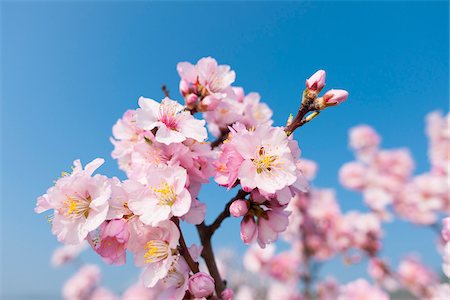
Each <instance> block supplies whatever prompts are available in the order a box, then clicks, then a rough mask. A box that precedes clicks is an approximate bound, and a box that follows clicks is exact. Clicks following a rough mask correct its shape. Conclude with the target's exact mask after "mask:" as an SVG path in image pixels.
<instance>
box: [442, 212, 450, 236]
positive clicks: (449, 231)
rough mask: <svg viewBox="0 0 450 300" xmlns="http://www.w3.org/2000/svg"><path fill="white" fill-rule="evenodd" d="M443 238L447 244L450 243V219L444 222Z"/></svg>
mask: <svg viewBox="0 0 450 300" xmlns="http://www.w3.org/2000/svg"><path fill="white" fill-rule="evenodd" d="M442 238H443V239H444V241H446V242H450V217H447V218H445V219H444V220H443V221H442Z"/></svg>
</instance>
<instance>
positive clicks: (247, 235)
mask: <svg viewBox="0 0 450 300" xmlns="http://www.w3.org/2000/svg"><path fill="white" fill-rule="evenodd" d="M256 233H257V230H256V223H255V219H254V218H253V217H252V216H246V217H244V218H243V219H242V221H241V240H242V241H243V242H244V244H250V243H251V242H253V241H254V240H255V237H256Z"/></svg>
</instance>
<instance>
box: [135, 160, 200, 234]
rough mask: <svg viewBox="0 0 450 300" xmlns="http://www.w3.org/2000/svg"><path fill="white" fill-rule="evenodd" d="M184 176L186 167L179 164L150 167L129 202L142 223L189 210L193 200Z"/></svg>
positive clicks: (156, 221) (154, 223)
mask: <svg viewBox="0 0 450 300" xmlns="http://www.w3.org/2000/svg"><path fill="white" fill-rule="evenodd" d="M155 174H157V176H155ZM186 180H187V173H186V170H185V169H183V168H182V167H180V166H164V165H161V166H160V167H155V168H150V169H149V170H148V173H147V176H146V177H145V181H146V182H145V184H144V185H141V186H140V187H139V188H137V190H138V192H136V193H135V195H134V196H132V198H131V199H130V201H129V204H128V205H129V207H130V209H131V211H133V213H134V214H136V215H138V216H139V218H140V220H141V221H142V222H143V223H144V224H147V225H151V226H157V225H158V223H159V222H161V221H164V220H168V219H170V218H171V217H172V216H176V217H181V216H183V215H185V214H186V213H187V212H188V211H189V208H190V207H191V201H192V199H191V195H190V193H189V191H188V190H187V189H186V188H185V185H186ZM137 185H139V184H138V183H137Z"/></svg>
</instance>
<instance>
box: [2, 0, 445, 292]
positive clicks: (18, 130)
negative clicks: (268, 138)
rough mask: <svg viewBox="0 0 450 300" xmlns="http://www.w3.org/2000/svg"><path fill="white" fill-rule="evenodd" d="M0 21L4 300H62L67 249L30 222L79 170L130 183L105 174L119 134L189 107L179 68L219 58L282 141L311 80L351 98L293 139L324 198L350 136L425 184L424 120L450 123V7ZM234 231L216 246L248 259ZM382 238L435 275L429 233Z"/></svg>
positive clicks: (172, 6)
mask: <svg viewBox="0 0 450 300" xmlns="http://www.w3.org/2000/svg"><path fill="white" fill-rule="evenodd" d="M1 5H2V6H1V9H2V12H1V26H2V41H1V45H2V46H1V51H2V53H1V54H2V55H1V58H2V69H1V70H2V96H1V97H2V115H1V127H2V146H1V151H2V189H1V205H2V207H1V222H2V232H1V242H2V250H1V251H2V253H1V259H2V274H1V275H2V276H1V277H2V278H1V283H2V287H1V291H2V295H3V296H7V298H8V299H21V298H20V297H22V299H27V298H28V299H31V298H30V295H33V299H37V296H38V295H41V297H42V299H49V298H50V297H51V296H52V295H53V296H55V295H56V297H57V296H58V295H59V288H60V286H61V285H62V283H63V282H64V281H65V280H66V279H67V278H68V276H69V275H70V273H71V272H72V271H73V268H70V267H69V268H65V269H62V270H54V269H52V268H51V267H50V265H49V259H50V256H51V252H52V250H53V249H54V248H55V247H56V246H57V242H56V239H55V237H54V236H53V235H51V232H50V226H49V224H48V223H47V222H46V219H45V216H43V215H36V214H34V212H33V208H34V205H35V199H36V197H37V196H39V195H40V194H42V193H44V192H45V190H46V189H47V188H48V187H49V186H50V185H52V181H53V180H54V179H56V178H57V177H58V176H59V174H60V172H61V171H63V170H67V169H68V168H69V166H70V165H71V163H72V161H73V160H74V159H77V158H80V159H81V160H82V161H83V162H88V161H90V160H92V159H93V158H95V157H104V158H106V164H105V165H104V166H103V167H102V168H101V169H100V172H102V173H104V174H106V175H109V176H114V175H117V176H120V177H122V178H123V174H122V173H121V172H120V171H119V170H118V168H117V166H116V162H115V161H114V160H112V159H111V158H110V152H111V150H112V145H111V144H110V142H109V140H108V139H109V137H110V135H111V126H112V125H113V124H114V123H115V121H116V120H117V119H118V118H119V117H120V116H121V115H122V113H123V112H124V111H125V110H126V109H128V108H135V107H136V106H137V99H138V97H139V96H141V95H143V96H147V97H151V98H156V99H158V98H161V97H162V92H161V90H160V87H161V84H163V83H165V84H167V86H168V88H169V89H170V91H171V95H172V96H173V97H174V98H176V99H179V100H180V96H179V94H178V92H177V89H178V88H177V87H178V80H179V78H178V75H177V73H176V63H177V62H179V61H191V62H195V61H197V60H198V59H199V58H200V57H202V56H213V57H215V58H216V59H217V60H218V61H219V62H220V63H223V64H229V65H231V66H232V68H233V69H234V70H235V71H236V73H237V80H236V84H237V85H242V86H244V87H245V89H246V91H247V92H250V91H257V92H259V93H260V94H261V95H262V100H263V101H265V102H267V103H268V104H269V105H270V106H271V107H272V109H273V111H274V119H275V123H276V124H278V125H282V124H284V122H285V120H286V117H287V116H288V115H289V113H291V112H295V110H296V109H297V105H298V101H299V95H300V92H301V90H302V88H303V87H304V82H305V79H306V78H307V77H308V76H309V75H310V74H312V73H313V72H315V71H316V70H317V69H321V68H323V69H325V70H327V74H328V78H327V87H329V88H345V89H347V90H348V91H349V92H350V97H349V99H348V101H347V102H346V103H345V104H343V105H342V106H340V107H338V108H334V109H329V110H327V111H326V112H324V113H323V114H322V115H321V116H320V117H319V118H318V119H316V120H314V122H312V123H311V124H309V125H308V126H305V127H304V128H302V129H301V132H299V134H296V136H297V138H298V139H299V142H300V145H301V147H302V149H303V154H304V156H305V157H306V158H311V159H314V160H317V161H318V162H320V171H319V175H318V179H317V180H316V182H315V184H316V185H318V186H322V187H335V186H338V181H337V176H336V174H337V171H338V169H339V166H340V165H342V164H343V163H344V162H346V161H349V160H351V159H352V154H351V153H350V151H349V150H348V148H347V131H348V129H349V128H350V127H352V126H354V125H357V124H360V123H367V124H371V125H373V126H374V127H375V128H376V129H377V130H379V131H380V132H381V133H382V136H383V145H384V146H385V147H387V148H392V147H400V146H405V147H409V148H410V149H411V150H412V153H413V155H414V157H415V158H416V160H417V169H416V170H417V171H418V172H422V171H425V170H427V168H428V161H427V157H426V149H427V146H426V138H425V135H424V120H423V119H424V116H425V114H426V113H427V112H429V111H431V110H435V109H441V110H443V111H447V110H448V100H449V92H448V80H449V71H448V64H449V56H448V55H449V52H448V51H449V48H448V47H449V46H448V45H449V32H448V30H449V29H448V12H449V7H448V2H447V1H443V2H431V1H427V2H382V3H375V2H362V3H358V2H353V1H352V2H309V1H308V2H298V3H294V2H282V3H275V2H267V3H254V2H253V3H251V2H248V3H245V2H233V3H203V2H190V3H184V2H172V3H161V2H157V3H145V2H131V3H128V2H81V3H75V2H65V3H57V2H53V1H52V2H38V3H32V2H18V3H12V2H3V3H2V4H1ZM214 191H215V188H214V187H207V188H205V189H204V190H203V192H202V194H201V198H202V200H203V201H205V202H207V203H208V205H209V206H208V207H209V212H208V215H209V218H211V216H214V215H216V214H217V212H218V211H219V210H221V209H222V207H223V205H224V203H225V201H226V200H227V199H228V198H229V197H230V195H229V194H227V193H225V190H224V189H222V190H221V193H217V192H214ZM338 198H339V201H340V204H341V205H342V207H343V208H344V209H345V210H348V209H351V208H358V209H359V208H363V206H362V205H361V199H360V198H359V196H358V195H356V194H353V193H350V192H348V191H345V190H343V189H342V188H338ZM226 225H227V226H226V228H225V227H224V228H221V230H220V231H219V233H218V235H217V237H216V238H215V240H214V243H215V245H216V246H217V247H220V246H232V247H236V249H238V251H241V252H242V251H244V247H243V246H242V243H241V241H240V239H239V233H238V230H239V229H238V222H237V221H236V220H227V221H226ZM386 229H387V230H389V232H388V234H387V236H386V239H385V241H386V243H385V248H384V251H385V254H386V255H388V256H390V257H392V261H393V262H394V263H396V262H397V261H398V259H399V258H400V257H401V256H402V254H403V253H406V252H409V251H416V252H418V253H421V255H422V257H423V258H424V260H425V261H427V262H429V263H430V264H432V265H433V266H434V267H435V268H436V269H437V268H439V265H440V258H439V256H438V255H437V253H436V251H435V247H434V241H435V236H434V235H433V232H431V230H429V229H421V228H419V227H416V226H411V225H408V224H405V223H402V222H395V223H394V224H390V225H388V226H387V227H386ZM188 232H189V233H188V234H187V239H188V240H189V241H196V240H197V239H196V236H195V234H194V232H193V231H188ZM85 259H86V260H87V261H93V262H100V260H99V259H98V258H97V257H95V256H94V255H92V254H89V255H87V256H85ZM102 265H103V264H102ZM342 268H343V267H342V266H341V265H340V263H339V262H338V261H337V262H333V263H331V264H330V266H327V267H325V268H324V270H323V272H322V274H326V272H327V271H336V270H339V274H340V280H342V281H344V282H345V281H348V280H350V279H352V278H354V277H355V276H358V275H361V274H363V273H364V268H365V267H356V268H346V269H345V270H344V271H342ZM104 270H106V271H107V274H104V277H105V279H104V282H105V284H106V285H108V286H110V287H113V288H114V289H115V290H117V291H120V290H122V289H124V288H125V287H126V286H127V285H128V284H129V283H130V282H131V281H132V279H134V278H135V277H136V276H137V271H136V270H135V268H134V267H133V266H132V265H129V266H127V267H122V268H117V267H104ZM27 295H28V296H27ZM0 297H1V296H0Z"/></svg>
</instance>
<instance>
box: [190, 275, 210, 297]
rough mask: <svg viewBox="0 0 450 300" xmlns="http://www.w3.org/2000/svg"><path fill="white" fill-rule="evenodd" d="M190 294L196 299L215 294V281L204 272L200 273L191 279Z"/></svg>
mask: <svg viewBox="0 0 450 300" xmlns="http://www.w3.org/2000/svg"><path fill="white" fill-rule="evenodd" d="M188 286H189V292H190V293H191V294H192V295H193V296H194V297H195V298H201V297H207V296H209V295H211V294H212V293H213V292H214V279H213V278H212V277H211V276H210V275H209V274H206V273H204V272H198V273H196V274H194V275H193V276H191V278H189V283H188Z"/></svg>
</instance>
